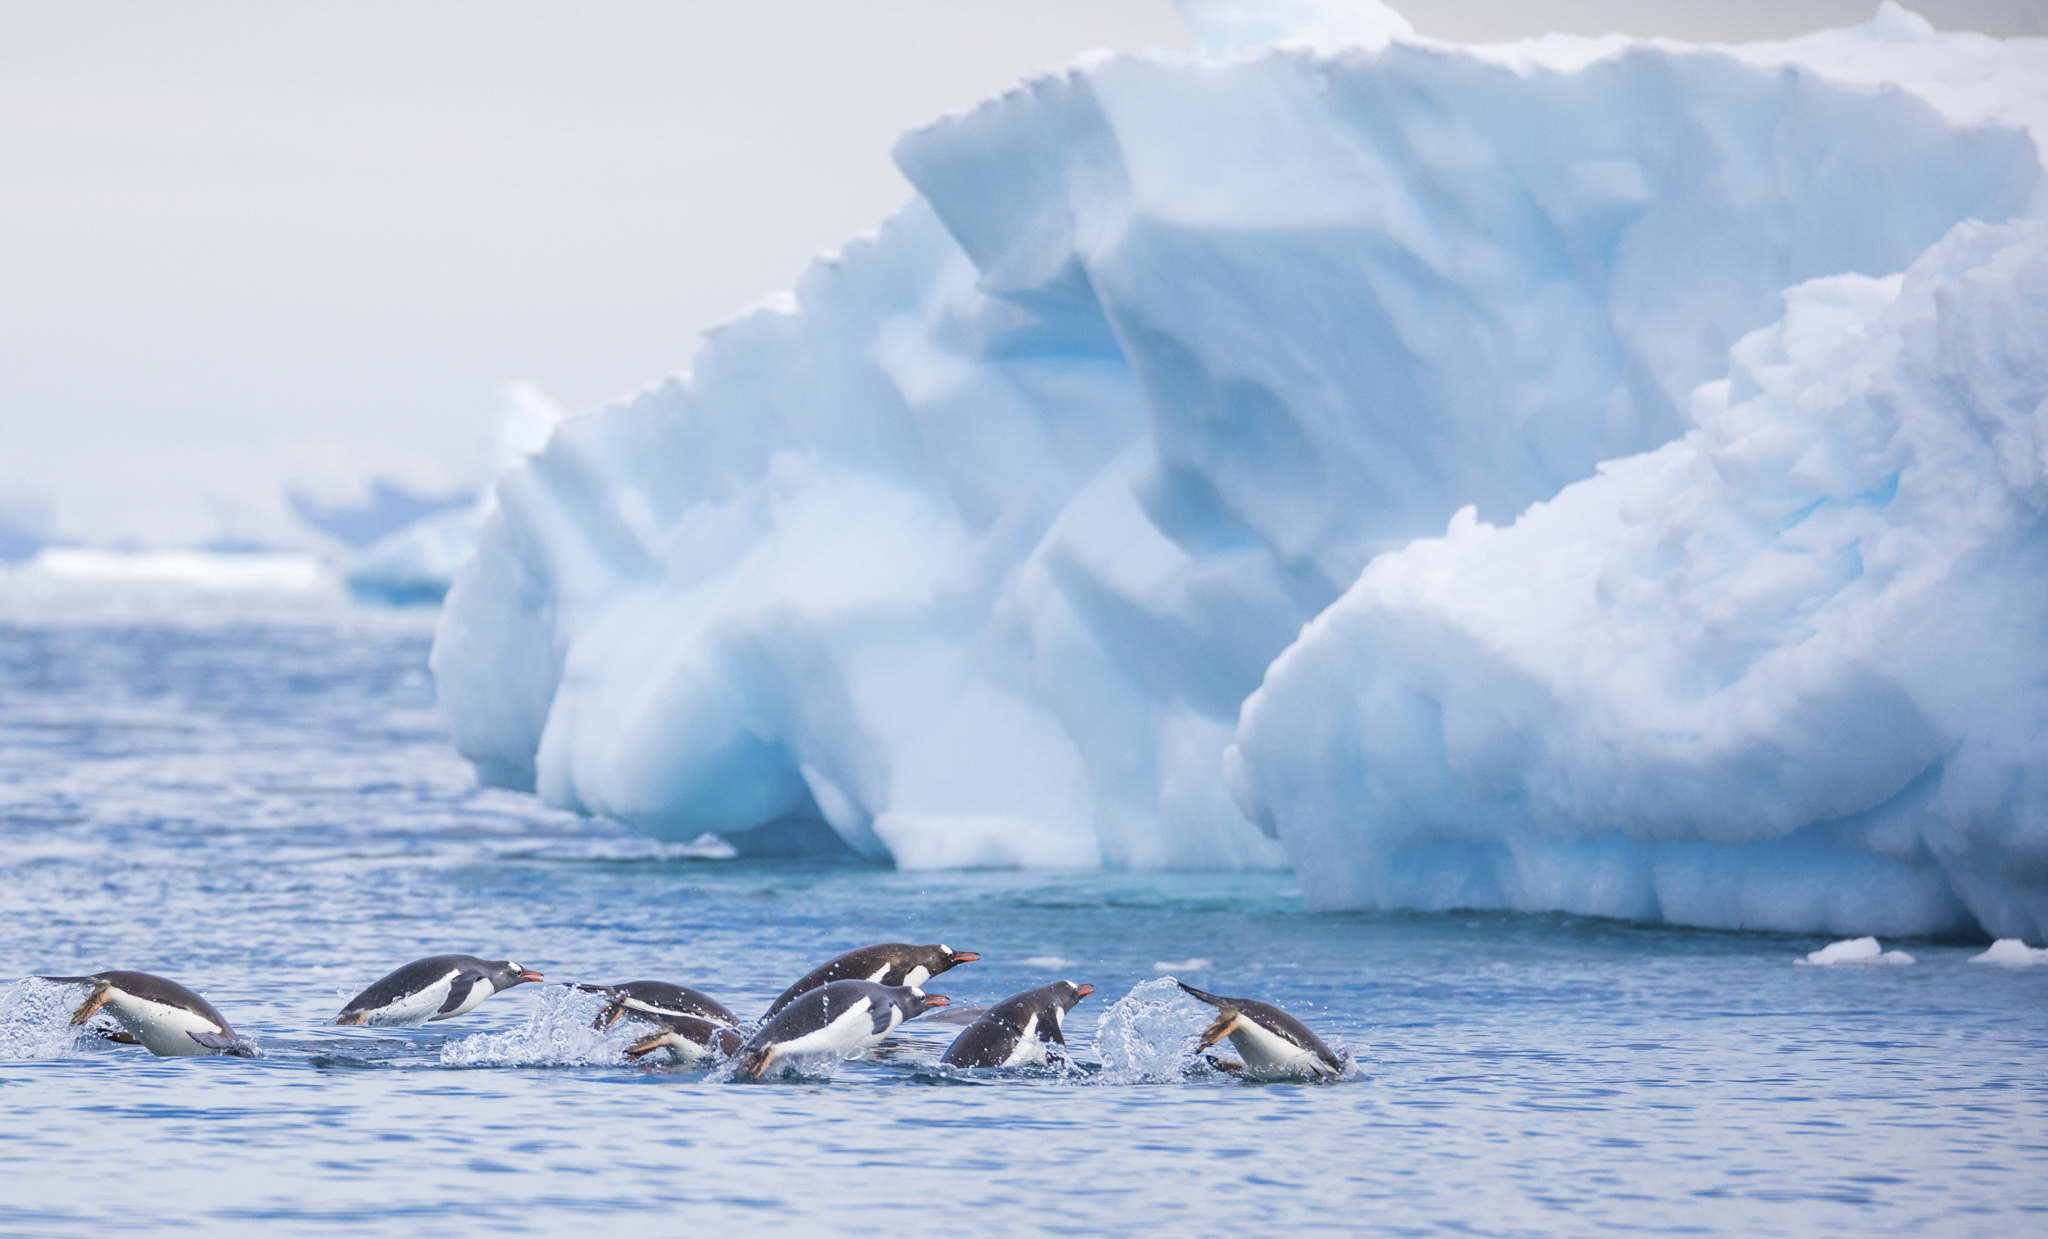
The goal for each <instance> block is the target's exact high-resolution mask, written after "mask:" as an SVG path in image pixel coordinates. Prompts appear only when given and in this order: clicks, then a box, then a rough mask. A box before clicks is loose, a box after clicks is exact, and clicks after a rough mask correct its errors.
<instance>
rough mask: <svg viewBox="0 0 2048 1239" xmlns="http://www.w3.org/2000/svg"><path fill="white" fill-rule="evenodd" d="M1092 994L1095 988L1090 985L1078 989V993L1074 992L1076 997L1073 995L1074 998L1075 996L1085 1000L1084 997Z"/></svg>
mask: <svg viewBox="0 0 2048 1239" xmlns="http://www.w3.org/2000/svg"><path fill="white" fill-rule="evenodd" d="M1094 992H1095V987H1094V986H1092V985H1084V986H1082V987H1081V988H1080V989H1079V990H1078V991H1076V995H1075V996H1076V997H1078V998H1086V997H1087V996H1088V995H1090V994H1092V993H1094Z"/></svg>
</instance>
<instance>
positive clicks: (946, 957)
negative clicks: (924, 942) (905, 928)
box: [761, 942, 981, 1023]
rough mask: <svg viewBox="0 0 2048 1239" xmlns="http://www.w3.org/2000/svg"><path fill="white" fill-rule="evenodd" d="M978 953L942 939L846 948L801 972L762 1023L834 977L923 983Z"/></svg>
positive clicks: (885, 983)
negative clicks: (917, 943)
mask: <svg viewBox="0 0 2048 1239" xmlns="http://www.w3.org/2000/svg"><path fill="white" fill-rule="evenodd" d="M980 958H981V956H979V955H977V954H975V953H974V952H973V951H956V950H954V949H953V948H952V947H949V946H947V945H946V944H945V943H943V942H940V943H937V944H935V945H933V946H912V945H910V944H909V943H908V942H878V943H876V944H875V945H873V946H864V947H861V948H859V949H858V950H853V951H848V952H847V953H846V954H844V955H840V956H836V957H834V958H832V959H829V960H827V961H825V962H824V963H822V964H819V965H818V966H817V967H816V968H813V969H811V970H810V971H809V972H806V973H805V974H804V975H803V978H802V979H801V980H799V981H798V982H797V983H796V984H795V985H792V986H790V987H789V988H788V989H786V990H783V991H782V996H781V997H780V998H777V999H776V1000H775V1001H774V1002H773V1003H771V1004H769V1007H768V1012H767V1014H765V1015H763V1016H762V1017H761V1020H762V1022H763V1023H766V1022H767V1021H769V1020H772V1019H774V1018H775V1017H776V1016H777V1015H778V1014H780V1013H781V1011H782V1009H783V1008H784V1007H786V1006H788V1005H789V1004H790V1003H792V1002H794V1001H796V999H797V998H798V996H800V995H802V994H803V993H804V992H805V991H807V990H814V989H816V988H818V987H819V986H820V985H825V984H828V983H830V982H833V981H852V980H860V981H871V982H873V983H874V984H876V985H911V986H916V985H923V984H924V983H925V982H926V981H929V980H931V979H932V978H933V977H935V976H937V975H939V974H940V973H942V972H944V971H945V970H946V969H948V968H951V967H952V966H954V965H955V964H969V963H973V962H974V961H975V960H977V959H980Z"/></svg>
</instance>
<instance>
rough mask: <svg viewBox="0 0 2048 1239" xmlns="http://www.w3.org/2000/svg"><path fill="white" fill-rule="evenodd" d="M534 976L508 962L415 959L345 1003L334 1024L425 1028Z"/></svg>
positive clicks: (535, 974) (453, 957)
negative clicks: (395, 1025) (424, 1026)
mask: <svg viewBox="0 0 2048 1239" xmlns="http://www.w3.org/2000/svg"><path fill="white" fill-rule="evenodd" d="M540 979H541V976H540V974H539V973H538V972H534V971H532V970H530V969H526V968H521V967H520V966H519V965H518V964H515V963H513V962H512V961H510V960H499V961H497V962H495V963H493V962H492V961H490V960H484V959H478V958H477V957H476V956H474V955H433V956H429V957H428V958H426V959H420V960H414V961H413V962H412V963H409V964H407V965H406V966H405V967H403V968H400V969H399V970H398V971H396V972H394V973H392V974H391V975H390V976H388V977H385V978H384V979H383V980H381V981H379V982H377V983H376V984H375V985H372V986H371V987H370V988H368V989H366V990H364V991H363V992H362V993H360V994H357V995H356V996H355V997H354V998H351V999H349V1000H348V1005H347V1006H345V1007H343V1008H342V1009H341V1014H340V1015H337V1016H335V1017H334V1022H335V1023H337V1024H383V1025H391V1024H424V1023H426V1022H427V1021H428V1020H448V1019H454V1018H455V1017H456V1016H458V1015H462V1014H464V1013H466V1012H469V1011H473V1010H475V1009H476V1007H477V1005H478V1004H479V1003H481V1002H483V1000H484V999H486V998H489V997H490V996H491V995H493V994H502V993H504V992H505V991H506V990H508V989H511V988H512V987H513V986H515V985H522V984H524V983H526V982H528V981H538V980H540Z"/></svg>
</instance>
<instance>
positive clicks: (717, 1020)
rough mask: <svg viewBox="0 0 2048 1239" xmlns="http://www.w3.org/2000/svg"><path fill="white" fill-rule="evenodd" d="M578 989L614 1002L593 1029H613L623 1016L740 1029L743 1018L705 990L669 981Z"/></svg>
mask: <svg viewBox="0 0 2048 1239" xmlns="http://www.w3.org/2000/svg"><path fill="white" fill-rule="evenodd" d="M576 988H577V989H580V990H583V991H584V992H586V993H591V994H603V995H604V996H605V997H606V998H609V999H611V1002H610V1003H609V1004H607V1005H606V1007H605V1009H604V1010H602V1011H600V1012H598V1013H597V1018H596V1019H594V1020H592V1021H591V1022H590V1026H591V1027H592V1028H610V1027H611V1026H612V1025H614V1024H616V1023H618V1022H619V1017H620V1016H625V1015H631V1016H635V1017H638V1018H640V1019H645V1020H652V1021H654V1022H656V1023H659V1022H660V1021H659V1017H661V1016H664V1015H688V1016H694V1017H696V1018H698V1019H701V1020H709V1021H711V1022H712V1023H714V1024H724V1025H726V1026H728V1027H731V1028H738V1027H739V1024H740V1018H739V1017H738V1016H737V1015H734V1014H733V1013H732V1012H730V1011H728V1010H726V1009H725V1006H724V1004H723V1003H720V1002H719V1001H718V1000H717V999H716V998H713V997H712V996H711V995H709V994H707V993H705V992H704V991H703V990H696V989H691V988H690V987H689V986H687V985H671V984H669V983H668V982H667V981H627V982H626V983H625V984H623V985H586V984H578V985H577V986H576Z"/></svg>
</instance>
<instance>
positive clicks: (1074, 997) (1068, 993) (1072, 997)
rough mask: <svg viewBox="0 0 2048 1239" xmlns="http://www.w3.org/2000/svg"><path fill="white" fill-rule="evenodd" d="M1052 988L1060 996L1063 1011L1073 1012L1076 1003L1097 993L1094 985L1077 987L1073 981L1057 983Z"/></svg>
mask: <svg viewBox="0 0 2048 1239" xmlns="http://www.w3.org/2000/svg"><path fill="white" fill-rule="evenodd" d="M1052 988H1053V990H1054V991H1055V993H1056V994H1057V996H1058V999H1059V1004H1060V1010H1062V1011H1072V1010H1073V1009H1074V1005H1075V1004H1076V1003H1078V1002H1080V1001H1081V1000H1082V999H1083V998H1086V997H1087V996H1088V995H1090V994H1092V993H1094V992H1095V987H1094V986H1092V985H1076V984H1075V983H1074V982H1072V981H1059V982H1055V983H1054V985H1053V987H1052Z"/></svg>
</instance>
